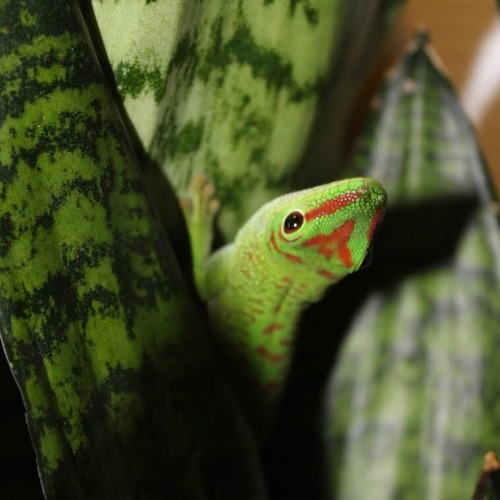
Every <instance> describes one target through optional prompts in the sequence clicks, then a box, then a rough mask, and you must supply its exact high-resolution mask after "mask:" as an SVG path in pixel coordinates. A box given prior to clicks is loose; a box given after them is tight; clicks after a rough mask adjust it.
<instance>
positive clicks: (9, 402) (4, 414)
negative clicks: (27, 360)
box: [0, 348, 43, 500]
mask: <svg viewBox="0 0 500 500" xmlns="http://www.w3.org/2000/svg"><path fill="white" fill-rule="evenodd" d="M0 388H1V391H0V408H1V410H0V428H1V429H2V432H1V433H0V484H1V485H2V500H18V499H22V498H29V499H30V500H38V499H43V495H42V489H41V486H40V481H39V479H38V471H37V468H36V460H35V451H34V450H33V446H32V445H31V440H30V436H29V432H28V426H27V424H26V418H25V413H24V405H23V402H22V399H21V393H20V392H19V389H18V388H17V385H16V382H15V381H14V377H13V376H12V373H11V372H10V368H9V365H8V363H7V359H6V358H5V353H4V351H3V349H2V348H0Z"/></svg>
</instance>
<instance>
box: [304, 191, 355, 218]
mask: <svg viewBox="0 0 500 500" xmlns="http://www.w3.org/2000/svg"><path fill="white" fill-rule="evenodd" d="M361 196H362V194H361V193H346V194H343V195H340V196H337V197H336V198H332V199H331V200H328V201H325V203H322V204H321V205H320V206H319V207H316V208H313V209H312V210H309V212H306V213H305V214H304V217H305V219H306V220H307V221H310V220H313V219H316V218H317V217H323V216H325V215H332V214H334V213H335V212H336V211H337V210H340V209H341V208H344V207H347V206H348V205H350V204H351V203H352V202H353V201H356V200H357V199H359V198H361Z"/></svg>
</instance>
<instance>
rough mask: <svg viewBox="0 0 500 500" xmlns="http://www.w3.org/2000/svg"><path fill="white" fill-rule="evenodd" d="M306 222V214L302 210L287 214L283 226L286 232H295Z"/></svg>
mask: <svg viewBox="0 0 500 500" xmlns="http://www.w3.org/2000/svg"><path fill="white" fill-rule="evenodd" d="M303 223H304V216H303V215H302V214H301V213H300V212H297V211H295V212H291V213H290V214H288V215H287V217H286V219H285V222H284V223H283V228H284V230H285V233H286V234H290V233H294V232H295V231H297V230H298V229H300V228H301V227H302V224H303Z"/></svg>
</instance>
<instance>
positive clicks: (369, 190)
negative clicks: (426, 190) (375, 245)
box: [269, 178, 387, 281]
mask: <svg viewBox="0 0 500 500" xmlns="http://www.w3.org/2000/svg"><path fill="white" fill-rule="evenodd" d="M386 200H387V195H386V193H385V191H384V189H383V188H382V186H381V185H380V183H379V182H378V181H376V180H374V179H368V178H359V179H348V180H345V181H339V182H333V183H331V184H326V185H323V186H319V187H316V188H312V189H307V190H304V191H301V192H298V193H294V194H292V195H285V196H283V197H281V198H279V199H278V200H276V201H277V202H278V203H276V205H275V207H276V210H275V211H274V213H273V223H272V224H270V225H269V227H270V228H272V229H271V234H270V236H269V245H270V247H271V249H272V251H273V252H274V253H275V254H276V258H278V259H281V260H282V262H286V263H287V266H288V265H290V266H293V267H294V268H295V270H296V271H299V269H301V271H300V273H301V274H302V275H303V276H304V273H307V274H308V275H311V277H312V276H318V275H319V276H321V277H322V278H325V279H327V280H330V281H338V280H339V279H341V278H342V277H344V276H346V275H347V274H350V273H352V272H354V271H356V270H358V269H359V268H360V267H361V266H362V264H363V261H364V260H365V257H366V255H367V253H368V252H369V250H370V248H371V246H372V242H373V239H374V236H375V233H376V230H377V228H378V226H379V224H380V222H381V220H382V217H383V214H384V211H385V205H386ZM292 272H293V270H292Z"/></svg>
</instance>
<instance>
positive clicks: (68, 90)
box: [0, 0, 263, 499]
mask: <svg viewBox="0 0 500 500" xmlns="http://www.w3.org/2000/svg"><path fill="white" fill-rule="evenodd" d="M0 75H1V78H0V334H1V338H2V343H3V346H4V349H5V351H6V355H7V358H8V360H9V363H10V366H11V369H12V371H13V373H14V375H15V378H16V380H17V383H18V385H19V388H20V390H21V393H22V396H23V400H24V403H25V406H26V410H27V416H28V424H29V428H30V432H31V436H32V440H33V443H34V447H35V450H36V454H37V460H38V466H39V471H40V475H41V479H42V483H43V488H44V492H45V495H46V497H47V498H96V499H99V498H103V499H104V498H106V499H111V498H120V499H126V498H139V497H140V498H166V497H168V498H189V499H191V498H193V499H198V498H199V499H201V498H213V497H214V496H216V497H217V498H227V499H233V498H259V497H261V496H262V495H263V492H262V491H263V490H262V486H261V483H260V478H259V474H258V466H257V465H256V463H255V457H254V455H253V453H254V448H253V446H252V444H251V443H250V441H249V439H248V438H247V432H246V429H245V428H244V427H243V426H242V425H241V422H240V417H239V415H238V414H237V412H236V411H235V409H234V406H233V404H232V401H231V400H230V398H229V396H228V393H227V392H226V389H225V386H224V385H223V384H222V382H221V379H220V378H219V374H218V372H217V371H216V370H215V368H214V365H213V363H212V358H211V353H210V347H209V343H208V341H207V338H206V333H205V332H204V331H203V330H202V328H201V326H200V323H199V321H198V317H197V316H198V315H197V312H196V310H195V309H194V308H193V306H192V304H191V302H190V300H189V297H188V296H187V295H186V293H185V291H184V286H183V283H182V280H181V277H180V275H179V271H178V268H177V265H176V263H175V261H174V260H173V258H172V254H171V250H170V248H169V245H168V242H167V240H166V238H165V237H164V235H163V234H162V233H161V232H160V231H159V230H158V228H157V224H156V221H155V219H154V218H153V217H152V215H151V210H150V209H149V207H148V205H147V203H146V199H145V196H144V193H143V188H142V180H141V178H140V175H139V169H138V168H137V165H136V162H135V159H134V157H133V154H132V152H131V149H130V146H129V142H128V138H127V135H126V133H125V130H124V128H123V125H122V122H121V120H120V117H119V116H118V114H117V112H116V107H115V105H114V103H113V101H112V99H111V96H110V92H109V91H108V89H107V87H106V85H105V83H104V79H103V76H102V74H101V72H100V69H99V66H98V64H97V63H96V60H95V57H94V52H93V48H92V46H91V44H90V43H89V39H88V37H87V34H86V31H85V26H84V24H83V22H82V18H81V16H80V12H79V8H78V3H77V2H76V1H72V2H64V1H61V0H50V1H46V2H44V3H43V5H42V4H41V3H40V2H37V1H34V0H23V1H12V0H0ZM4 432H8V429H4ZM2 453H8V450H2Z"/></svg>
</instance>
